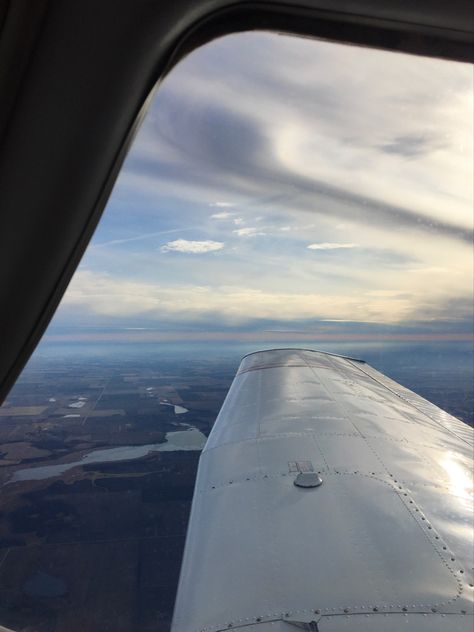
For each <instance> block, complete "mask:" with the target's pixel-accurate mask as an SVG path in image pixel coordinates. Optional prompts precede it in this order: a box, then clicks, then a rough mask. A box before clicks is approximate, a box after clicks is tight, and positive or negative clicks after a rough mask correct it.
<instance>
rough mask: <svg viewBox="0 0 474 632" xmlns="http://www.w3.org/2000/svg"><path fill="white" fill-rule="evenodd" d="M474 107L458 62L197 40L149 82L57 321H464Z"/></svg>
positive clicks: (204, 325) (389, 324)
mask: <svg viewBox="0 0 474 632" xmlns="http://www.w3.org/2000/svg"><path fill="white" fill-rule="evenodd" d="M472 112H473V73H472V66H469V65H463V64H458V63H453V62H447V61H440V60H433V59H424V58H420V57H415V56H408V55H399V54H395V53H388V52H382V51H375V50H367V49H363V48H358V47H348V46H342V45H336V44H331V43H327V42H321V41H314V40H309V39H302V38H296V37H289V36H282V35H276V34H268V33H266V34H265V33H243V34H236V35H233V36H228V37H225V38H222V39H219V40H216V41H214V42H211V43H210V44H208V45H206V46H204V47H202V48H200V49H198V50H197V51H194V52H193V53H192V54H191V55H190V56H188V57H187V58H186V59H185V60H183V61H182V62H181V63H180V64H179V65H178V66H177V67H176V68H175V69H173V71H172V72H171V73H170V74H169V75H168V76H167V77H166V78H165V80H164V81H163V82H162V84H161V85H160V86H158V87H157V90H156V92H155V94H154V96H153V99H152V101H151V105H150V108H149V111H148V114H147V117H146V120H145V122H144V124H143V126H142V127H141V129H140V131H139V133H138V135H137V137H136V140H135V142H134V144H133V147H132V148H131V150H130V153H129V156H128V158H127V160H126V162H125V164H124V167H123V170H122V173H121V175H120V176H119V178H118V181H117V184H116V187H115V189H114V191H113V194H112V196H111V199H110V201H109V204H108V206H107V209H106V211H105V213H104V216H103V218H102V220H101V223H100V225H99V227H98V229H97V231H96V233H95V235H94V237H93V240H92V243H91V245H90V247H89V248H88V250H87V252H86V254H85V256H84V259H83V261H82V263H81V265H80V267H79V269H78V271H77V273H76V275H75V277H74V279H73V281H72V282H71V284H70V287H69V289H68V291H67V293H66V295H65V297H64V299H63V303H62V305H61V307H60V309H59V311H58V314H57V316H56V317H55V323H54V324H55V326H56V327H75V328H85V329H87V328H91V327H97V328H102V329H107V328H109V329H113V328H117V327H118V328H121V327H124V328H130V327H137V328H139V327H144V328H151V329H156V330H157V331H158V330H159V331H167V330H173V329H180V330H193V329H196V328H197V329H199V330H200V331H208V332H212V331H225V330H229V331H231V330H232V331H237V330H241V331H254V330H255V331H256V330H265V329H270V330H275V329H286V330H288V329H292V330H298V331H308V332H312V331H316V330H318V327H319V328H320V329H321V327H323V325H324V327H326V330H327V329H328V328H329V329H330V330H331V331H333V330H334V331H346V332H348V331H353V332H360V331H363V332H369V333H370V331H385V332H392V333H393V332H397V331H405V332H408V331H410V332H418V331H420V332H426V331H428V332H435V333H438V334H445V333H453V332H454V333H457V334H465V333H466V332H469V331H471V332H472V291H473V289H472V288H473V251H472V229H473V198H472V196H473V182H472V169H473V145H472V142H473V140H472V139H473V120H472V119H473V117H472ZM53 330H54V326H53Z"/></svg>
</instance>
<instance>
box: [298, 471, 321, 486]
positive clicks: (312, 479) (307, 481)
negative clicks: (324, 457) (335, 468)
mask: <svg viewBox="0 0 474 632" xmlns="http://www.w3.org/2000/svg"><path fill="white" fill-rule="evenodd" d="M322 482H323V479H322V478H321V477H320V476H319V474H317V473H316V472H300V473H299V474H298V476H297V477H296V478H295V480H294V484H295V485H296V487H319V486H320V485H322Z"/></svg>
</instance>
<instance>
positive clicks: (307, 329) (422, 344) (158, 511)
mask: <svg viewBox="0 0 474 632" xmlns="http://www.w3.org/2000/svg"><path fill="white" fill-rule="evenodd" d="M472 112H473V73H472V66H469V65H466V64H460V63H453V62H447V61H441V60H436V59H427V58H421V57H415V56H409V55H401V54H395V53H389V52H383V51H377V50H369V49H364V48H359V47H349V46H344V45H338V44H334V43H328V42H323V41H315V40H309V39H303V38H297V37H290V36H282V35H277V34H271V33H243V34H238V35H233V36H228V37H225V38H222V39H219V40H216V41H214V42H212V43H210V44H208V45H206V46H204V47H202V48H200V49H198V50H196V51H194V52H193V53H192V54H191V55H189V56H188V57H187V58H186V59H184V60H183V61H182V62H181V63H180V64H179V65H178V66H177V67H176V68H175V69H174V70H173V71H172V72H171V74H170V75H169V76H168V77H167V78H166V79H165V80H164V82H163V83H162V84H161V85H160V87H159V89H158V90H157V92H156V94H155V96H154V98H153V100H152V102H151V105H150V109H149V112H148V115H147V118H146V120H145V122H144V124H143V126H142V128H141V130H140V132H139V134H138V136H137V138H136V140H135V142H134V145H133V147H132V149H131V151H130V153H129V156H128V158H127V160H126V162H125V164H124V167H123V170H122V172H121V174H120V176H119V178H118V181H117V184H116V186H115V189H114V191H113V194H112V196H111V199H110V201H109V204H108V207H107V209H106V211H105V213H104V216H103V218H102V220H101V222H100V225H99V227H98V228H97V231H96V233H95V235H94V237H93V239H92V242H91V244H90V246H89V248H88V250H87V252H86V254H85V256H84V258H83V261H82V262H81V264H80V266H79V269H78V270H77V272H76V274H75V276H74V278H73V280H72V282H71V284H70V286H69V288H68V290H67V292H66V294H65V296H64V299H63V301H62V303H61V306H60V308H59V309H58V312H57V314H56V316H55V318H54V320H53V322H52V323H51V325H50V327H49V329H48V331H47V333H46V335H45V336H44V339H43V341H42V342H41V344H40V346H39V347H38V349H37V351H36V352H35V354H34V356H33V357H32V358H31V360H30V362H29V364H28V366H27V367H26V369H25V371H24V372H23V375H22V376H21V378H20V379H19V380H18V383H17V385H16V386H15V388H14V389H13V390H12V392H11V394H10V395H9V396H8V398H7V401H6V402H5V404H4V405H3V407H2V408H0V484H1V485H2V496H1V506H0V594H1V595H2V599H1V600H0V624H2V625H6V626H8V627H11V628H13V629H24V628H25V626H33V627H34V629H38V630H41V631H50V630H51V631H53V630H54V631H61V632H62V631H67V632H76V631H79V630H80V631H83V630H88V632H96V631H97V632H99V631H103V630H114V631H116V632H118V631H121V630H123V631H129V630H141V631H146V630H154V631H158V630H160V631H161V630H163V631H164V630H168V629H169V623H170V618H171V613H172V608H173V601H174V595H175V590H176V584H177V579H178V573H179V568H180V561H181V555H182V548H183V545H184V537H185V532H186V524H187V519H188V513H189V507H190V502H191V499H192V494H193V483H194V476H195V472H196V467H197V461H198V458H199V451H200V449H201V448H202V447H203V445H204V442H205V439H206V436H207V435H208V434H209V431H210V429H211V427H212V424H213V422H214V420H215V417H216V415H217V413H218V411H219V408H220V406H221V404H222V401H223V399H224V397H225V394H226V392H227V389H228V387H229V385H230V383H231V381H232V378H233V375H234V373H235V370H236V368H237V366H238V363H239V360H240V358H241V356H242V355H243V354H244V353H247V352H249V351H254V350H257V349H263V348H271V347H288V346H298V347H307V348H313V349H321V350H328V351H331V352H334V353H342V354H347V355H350V356H355V357H359V358H361V359H364V360H366V361H367V362H369V363H371V364H372V365H373V366H375V367H376V368H378V369H379V370H381V371H383V372H384V373H387V374H388V375H390V376H391V377H393V378H394V379H396V380H397V381H399V382H401V383H402V384H404V385H406V386H407V387H409V388H411V389H412V390H414V391H416V392H417V393H419V394H421V395H423V396H424V397H426V398H427V399H429V400H430V401H433V402H434V403H435V404H437V405H438V406H440V407H442V408H443V409H444V410H446V411H448V412H450V413H451V414H453V415H455V416H457V417H459V418H461V419H463V420H465V421H466V422H468V423H470V424H472V423H473V410H472V407H473V391H472V380H473V343H472V334H473V248H472V229H473V199H472V194H473V181H472V173H473V135H474V134H473V118H472Z"/></svg>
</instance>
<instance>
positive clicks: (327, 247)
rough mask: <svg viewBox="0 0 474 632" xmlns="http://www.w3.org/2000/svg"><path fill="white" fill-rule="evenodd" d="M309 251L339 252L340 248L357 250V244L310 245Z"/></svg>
mask: <svg viewBox="0 0 474 632" xmlns="http://www.w3.org/2000/svg"><path fill="white" fill-rule="evenodd" d="M307 248H309V250H339V249H341V248H357V244H338V243H331V242H328V241H325V242H323V243H321V244H310V245H309V246H307Z"/></svg>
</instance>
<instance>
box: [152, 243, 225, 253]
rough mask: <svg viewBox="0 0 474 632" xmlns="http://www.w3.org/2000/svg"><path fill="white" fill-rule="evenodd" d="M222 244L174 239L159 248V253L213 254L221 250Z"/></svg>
mask: <svg viewBox="0 0 474 632" xmlns="http://www.w3.org/2000/svg"><path fill="white" fill-rule="evenodd" d="M223 247H224V244H223V243H222V242H221V241H211V240H208V241H188V240H187V239H176V240H175V241H169V242H168V243H167V244H165V245H164V246H161V252H185V253H190V254H202V253H204V252H214V251H216V250H222V248H223Z"/></svg>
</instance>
